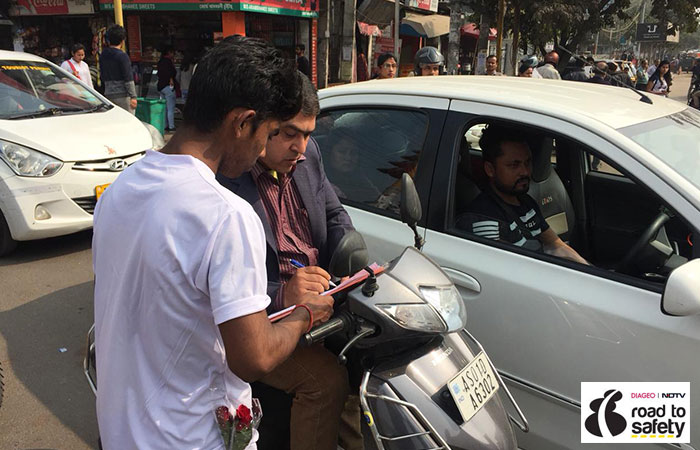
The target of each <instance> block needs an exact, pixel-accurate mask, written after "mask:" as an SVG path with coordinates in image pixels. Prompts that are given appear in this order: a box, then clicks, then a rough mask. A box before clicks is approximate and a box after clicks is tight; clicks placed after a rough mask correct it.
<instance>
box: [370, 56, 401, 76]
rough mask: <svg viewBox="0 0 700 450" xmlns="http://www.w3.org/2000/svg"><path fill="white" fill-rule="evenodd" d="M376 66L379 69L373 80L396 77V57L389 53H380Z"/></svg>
mask: <svg viewBox="0 0 700 450" xmlns="http://www.w3.org/2000/svg"><path fill="white" fill-rule="evenodd" d="M377 66H378V67H379V72H378V73H377V75H375V76H374V77H373V78H378V79H380V80H385V79H388V78H394V77H395V76H396V69H397V68H398V66H397V65H396V57H395V56H394V55H392V54H391V53H382V54H381V55H379V58H377Z"/></svg>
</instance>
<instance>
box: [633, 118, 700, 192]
mask: <svg viewBox="0 0 700 450" xmlns="http://www.w3.org/2000/svg"><path fill="white" fill-rule="evenodd" d="M619 131H620V132H622V134H624V135H625V136H627V137H629V138H631V139H632V140H634V141H635V142H636V143H638V144H639V145H641V146H642V147H644V148H646V149H647V150H649V152H651V153H653V154H654V155H655V156H656V157H657V158H659V159H661V160H662V161H663V162H665V163H666V164H668V165H669V166H671V167H672V168H673V169H674V170H675V171H676V172H678V173H679V174H681V175H682V176H683V177H684V178H685V179H687V180H688V181H690V182H691V183H693V184H694V185H695V186H696V187H698V188H699V189H700V113H698V112H697V111H694V110H693V109H691V108H688V109H686V110H684V111H681V112H678V113H675V114H671V115H670V116H665V117H661V118H659V119H654V120H651V121H649V122H644V123H640V124H638V125H633V126H631V127H626V128H622V129H620V130H619Z"/></svg>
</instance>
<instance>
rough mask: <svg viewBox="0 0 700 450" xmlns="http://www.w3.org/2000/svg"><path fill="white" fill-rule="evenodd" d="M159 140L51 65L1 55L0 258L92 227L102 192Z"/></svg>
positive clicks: (22, 55)
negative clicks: (21, 246) (27, 244)
mask: <svg viewBox="0 0 700 450" xmlns="http://www.w3.org/2000/svg"><path fill="white" fill-rule="evenodd" d="M159 139H160V136H159V133H158V132H157V131H155V129H149V128H147V127H146V126H144V124H142V123H141V122H140V121H139V120H138V119H136V117H134V116H133V115H132V114H129V113H128V112H126V111H124V110H123V109H121V108H119V107H116V106H114V105H113V104H112V103H110V102H109V101H108V100H106V99H105V98H104V97H102V96H101V95H100V94H98V93H97V92H95V91H94V90H92V89H90V88H88V87H87V86H85V85H84V84H82V83H81V82H80V81H78V80H77V79H76V78H75V77H73V76H72V75H69V74H68V73H66V72H65V71H63V70H62V69H60V68H59V67H57V66H56V65H54V64H52V63H50V62H48V61H46V60H45V59H43V58H40V57H38V56H34V55H30V54H27V53H17V52H8V51H0V256H2V255H4V254H7V253H8V252H10V251H12V249H14V247H15V246H16V243H17V241H26V240H32V239H42V238H47V237H51V236H59V235H64V234H69V233H75V232H77V231H80V230H84V229H87V228H90V227H92V212H93V209H94V207H95V203H96V202H97V199H98V198H99V195H100V194H101V193H102V192H103V190H104V188H105V187H107V186H108V185H109V184H110V183H112V182H113V181H114V180H115V179H116V177H117V175H119V173H120V172H121V171H122V170H124V169H125V168H126V167H127V166H129V165H130V164H132V163H134V162H135V161H137V160H138V159H140V158H141V157H142V156H143V155H144V154H145V151H146V150H147V149H151V148H152V147H153V146H154V141H155V142H156V143H157V142H158V140H159Z"/></svg>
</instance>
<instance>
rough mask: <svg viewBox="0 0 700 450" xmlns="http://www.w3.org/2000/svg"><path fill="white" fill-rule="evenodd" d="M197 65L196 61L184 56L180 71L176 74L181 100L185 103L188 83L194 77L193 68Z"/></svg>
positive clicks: (188, 89)
mask: <svg viewBox="0 0 700 450" xmlns="http://www.w3.org/2000/svg"><path fill="white" fill-rule="evenodd" d="M196 65H197V60H196V59H195V58H194V57H192V55H185V58H184V59H183V60H182V64H180V70H178V72H177V82H178V83H179V84H180V91H181V92H182V100H183V101H185V102H186V101H187V94H188V93H189V91H190V82H191V81H192V75H194V68H195V66H196Z"/></svg>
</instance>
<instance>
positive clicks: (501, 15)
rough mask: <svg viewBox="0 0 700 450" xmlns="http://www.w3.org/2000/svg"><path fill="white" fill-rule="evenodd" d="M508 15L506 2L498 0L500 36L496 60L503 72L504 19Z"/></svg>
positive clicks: (497, 42)
mask: <svg viewBox="0 0 700 450" xmlns="http://www.w3.org/2000/svg"><path fill="white" fill-rule="evenodd" d="M505 15H506V0H498V36H496V60H497V61H498V70H499V71H501V70H502V68H501V63H502V61H501V53H502V47H503V18H504V17H505Z"/></svg>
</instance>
